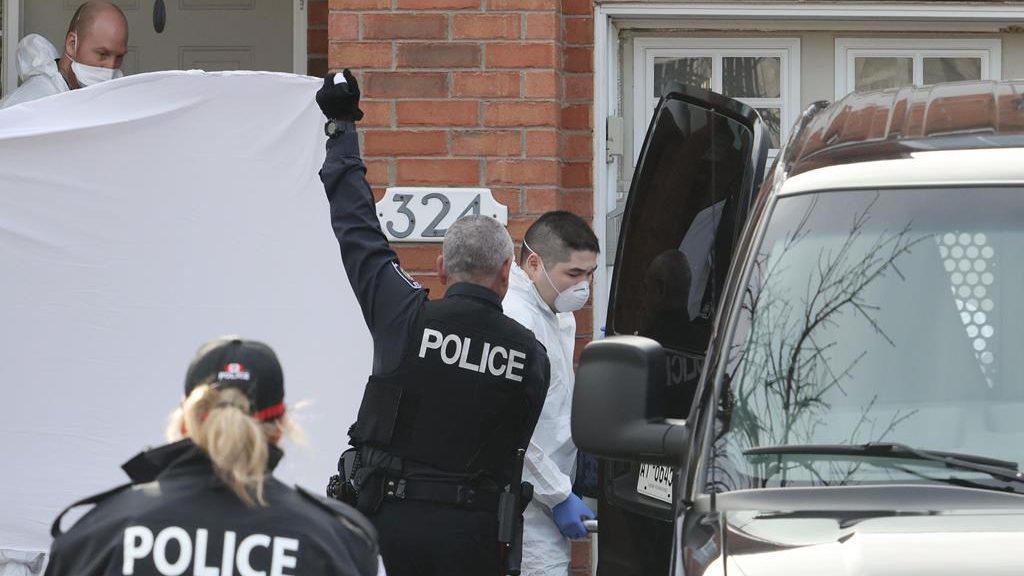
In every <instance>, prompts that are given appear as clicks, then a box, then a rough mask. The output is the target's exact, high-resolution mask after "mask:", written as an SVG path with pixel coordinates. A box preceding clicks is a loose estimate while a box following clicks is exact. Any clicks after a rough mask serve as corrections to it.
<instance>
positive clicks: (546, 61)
mask: <svg viewBox="0 0 1024 576" xmlns="http://www.w3.org/2000/svg"><path fill="white" fill-rule="evenodd" d="M557 62H558V47H557V46H556V45H555V44H554V43H551V42H540V43H534V44H530V43H524V42H514V43H513V42H509V43H498V42H496V43H493V44H488V45H487V67H488V68H554V67H555V65H556V64H557Z"/></svg>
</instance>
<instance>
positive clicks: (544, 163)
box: [487, 160, 558, 184]
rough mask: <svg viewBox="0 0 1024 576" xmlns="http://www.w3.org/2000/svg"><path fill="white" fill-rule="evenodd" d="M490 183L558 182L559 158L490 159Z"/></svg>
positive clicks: (488, 179) (488, 181) (488, 170)
mask: <svg viewBox="0 0 1024 576" xmlns="http://www.w3.org/2000/svg"><path fill="white" fill-rule="evenodd" d="M487 183H488V184H558V161H557V160H490V161H488V162H487Z"/></svg>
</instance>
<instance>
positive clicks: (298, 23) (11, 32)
mask: <svg viewBox="0 0 1024 576" xmlns="http://www.w3.org/2000/svg"><path fill="white" fill-rule="evenodd" d="M0 1H2V2H3V6H4V16H3V19H4V22H3V29H2V37H0V42H3V54H4V60H3V69H2V70H0V75H2V76H0V77H2V78H3V87H4V94H6V93H7V92H9V91H10V90H13V89H14V87H15V86H17V85H18V66H17V58H16V57H15V55H16V53H17V51H18V40H20V39H21V36H22V17H21V16H22V5H23V3H24V2H25V1H26V0H0ZM307 9H308V4H307V2H306V0H292V72H294V73H296V74H305V73H306V66H307V61H308V58H309V55H308V54H306V51H307V43H306V34H307V30H308V29H309V19H308V16H307ZM2 95H3V94H0V96H2Z"/></svg>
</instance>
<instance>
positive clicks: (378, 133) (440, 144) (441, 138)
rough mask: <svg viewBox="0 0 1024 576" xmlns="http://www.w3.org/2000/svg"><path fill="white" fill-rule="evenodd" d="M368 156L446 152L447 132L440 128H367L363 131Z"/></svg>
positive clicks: (431, 154) (365, 150)
mask: <svg viewBox="0 0 1024 576" xmlns="http://www.w3.org/2000/svg"><path fill="white" fill-rule="evenodd" d="M363 139H364V140H363V142H364V143H363V152H364V153H365V154H367V155H368V156H435V155H440V154H447V153H448V133H447V132H443V131H440V130H434V131H429V132H415V131H412V130H396V131H385V130H369V131H366V132H364V133H363Z"/></svg>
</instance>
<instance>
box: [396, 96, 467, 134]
mask: <svg viewBox="0 0 1024 576" xmlns="http://www.w3.org/2000/svg"><path fill="white" fill-rule="evenodd" d="M395 108H396V111H397V114H398V125H399V126H443V127H449V126H478V125H479V124H480V103H479V102H477V101H476V100H413V101H408V102H398V103H397V104H395Z"/></svg>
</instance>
